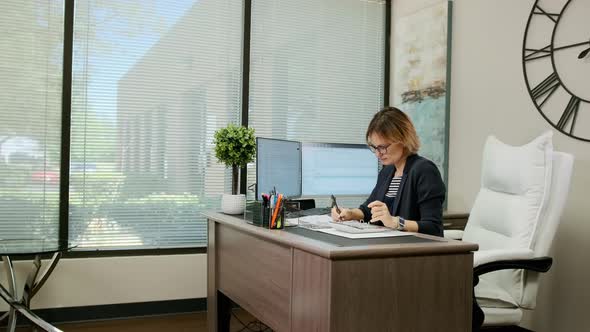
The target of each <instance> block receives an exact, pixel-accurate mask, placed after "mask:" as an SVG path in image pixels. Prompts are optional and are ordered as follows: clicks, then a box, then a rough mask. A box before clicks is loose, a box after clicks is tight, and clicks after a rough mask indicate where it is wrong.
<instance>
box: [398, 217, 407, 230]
mask: <svg viewBox="0 0 590 332" xmlns="http://www.w3.org/2000/svg"><path fill="white" fill-rule="evenodd" d="M397 218H398V220H399V221H398V223H397V230H398V231H403V230H405V229H406V219H404V218H403V217H397Z"/></svg>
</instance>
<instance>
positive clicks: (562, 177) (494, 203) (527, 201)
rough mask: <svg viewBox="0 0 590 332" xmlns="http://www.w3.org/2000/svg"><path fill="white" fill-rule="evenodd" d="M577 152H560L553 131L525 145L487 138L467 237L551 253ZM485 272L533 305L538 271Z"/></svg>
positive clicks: (486, 244)
mask: <svg viewBox="0 0 590 332" xmlns="http://www.w3.org/2000/svg"><path fill="white" fill-rule="evenodd" d="M572 167H573V157H572V156H571V155H569V154H566V153H562V152H554V151H553V145H552V133H551V132H546V133H544V134H542V135H541V136H539V137H537V138H535V139H534V140H533V141H531V142H530V143H528V144H525V145H523V146H509V145H506V144H504V143H502V142H500V141H499V140H497V139H496V138H495V137H493V136H490V137H488V139H487V141H486V145H485V148H484V155H483V165H482V177H481V179H482V180H481V188H480V191H479V193H478V195H477V198H476V200H475V203H474V206H473V208H472V210H471V213H470V217H469V220H468V222H467V226H466V228H465V233H464V236H463V240H465V241H468V242H475V243H478V244H479V246H480V250H490V249H508V250H510V249H525V248H526V249H531V250H533V251H534V252H535V255H536V256H543V255H547V253H548V252H549V249H550V246H551V242H552V240H553V238H554V235H555V232H556V230H557V226H558V224H559V220H560V217H561V213H562V211H563V208H564V206H565V202H566V199H567V193H568V191H569V184H570V178H571V173H572ZM482 278H484V279H486V280H487V281H489V282H492V283H493V284H495V285H497V286H498V287H501V288H503V289H504V290H506V291H507V292H508V293H509V294H511V295H512V297H513V299H514V300H515V301H516V302H517V303H518V304H519V305H520V306H522V307H525V308H533V307H534V306H535V301H536V292H537V278H538V276H537V274H536V273H525V272H524V271H522V270H506V271H498V272H494V273H489V274H486V275H484V276H482Z"/></svg>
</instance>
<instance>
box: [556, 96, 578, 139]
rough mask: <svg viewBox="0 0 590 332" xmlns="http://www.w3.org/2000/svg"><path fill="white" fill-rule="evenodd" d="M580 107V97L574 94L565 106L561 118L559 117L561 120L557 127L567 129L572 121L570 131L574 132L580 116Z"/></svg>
mask: <svg viewBox="0 0 590 332" xmlns="http://www.w3.org/2000/svg"><path fill="white" fill-rule="evenodd" d="M579 109H580V98H578V97H576V96H572V97H571V98H570V101H569V103H567V106H566V107H565V110H564V111H563V114H562V115H561V118H559V122H557V128H559V129H560V130H565V127H566V126H567V124H568V123H569V122H570V120H571V122H572V124H571V126H570V131H569V133H570V134H572V133H573V132H574V125H575V124H576V118H577V117H578V110H579Z"/></svg>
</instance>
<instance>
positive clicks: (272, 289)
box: [209, 224, 291, 331]
mask: <svg viewBox="0 0 590 332" xmlns="http://www.w3.org/2000/svg"><path fill="white" fill-rule="evenodd" d="M216 239H217V240H216V251H217V252H216V254H217V257H216V262H217V273H216V275H217V276H218V278H219V279H218V285H219V290H221V291H222V292H223V293H224V294H225V295H227V296H228V297H229V298H231V299H232V300H234V301H235V302H237V303H238V304H239V305H240V306H242V307H243V308H244V309H246V310H247V311H248V312H250V313H251V314H252V315H254V316H255V317H257V318H258V319H260V320H261V321H263V322H265V323H266V324H267V325H269V326H270V327H271V328H272V329H273V330H277V331H288V330H289V329H290V326H291V317H290V312H291V307H290V304H291V249H290V248H287V247H282V246H280V245H277V244H274V243H270V242H268V241H263V240H260V239H258V238H256V237H254V236H251V235H248V234H246V233H243V232H240V231H238V230H236V229H234V228H231V227H227V226H224V225H220V224H217V227H216ZM209 254H212V253H209Z"/></svg>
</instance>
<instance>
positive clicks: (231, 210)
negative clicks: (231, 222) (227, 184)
mask: <svg viewBox="0 0 590 332" xmlns="http://www.w3.org/2000/svg"><path fill="white" fill-rule="evenodd" d="M245 207H246V195H243V194H240V195H229V194H223V195H222V196H221V212H223V213H227V214H242V213H244V208H245Z"/></svg>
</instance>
